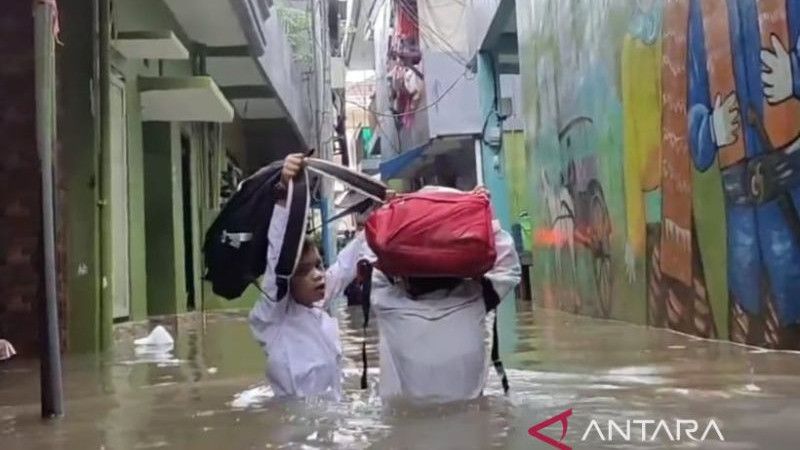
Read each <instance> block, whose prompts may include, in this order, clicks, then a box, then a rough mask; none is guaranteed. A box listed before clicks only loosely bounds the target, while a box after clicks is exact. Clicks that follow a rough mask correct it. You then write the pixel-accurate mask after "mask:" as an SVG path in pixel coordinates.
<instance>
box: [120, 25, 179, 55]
mask: <svg viewBox="0 0 800 450" xmlns="http://www.w3.org/2000/svg"><path fill="white" fill-rule="evenodd" d="M112 45H113V47H114V48H115V49H116V50H117V51H118V52H120V53H121V54H122V56H124V57H126V58H128V59H189V50H187V49H186V47H185V46H184V45H183V43H182V42H181V40H180V39H178V37H177V36H176V35H175V33H173V32H172V31H123V32H119V33H118V34H117V37H116V38H115V39H114V40H113V41H112Z"/></svg>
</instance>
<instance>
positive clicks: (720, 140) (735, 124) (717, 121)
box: [711, 92, 739, 147]
mask: <svg viewBox="0 0 800 450" xmlns="http://www.w3.org/2000/svg"><path fill="white" fill-rule="evenodd" d="M711 119H712V122H713V132H714V142H715V143H716V144H717V147H725V146H726V145H731V144H733V143H734V142H736V139H738V133H739V100H738V99H737V98H736V93H735V92H731V93H730V94H728V96H727V97H726V98H725V101H724V102H723V101H722V96H721V95H719V94H717V99H716V100H715V101H714V111H713V112H712V114H711Z"/></svg>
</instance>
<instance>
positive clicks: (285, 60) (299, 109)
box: [258, 14, 317, 148]
mask: <svg viewBox="0 0 800 450" xmlns="http://www.w3.org/2000/svg"><path fill="white" fill-rule="evenodd" d="M264 35H265V37H266V39H267V47H266V52H265V53H264V55H262V56H261V57H260V58H259V59H258V62H259V64H260V65H261V67H262V70H263V71H264V73H266V75H267V78H268V79H269V80H270V83H271V84H272V86H273V88H274V89H275V92H277V93H278V96H279V100H280V101H281V103H283V105H284V107H285V108H286V111H287V112H288V114H289V116H290V117H291V119H292V120H291V122H292V123H293V125H294V126H296V131H297V133H298V134H299V135H300V136H302V137H303V140H304V141H305V142H304V144H305V145H306V146H307V147H309V148H310V147H313V146H314V145H316V144H315V133H314V115H313V114H314V113H313V106H312V105H310V104H309V103H308V102H309V95H310V94H309V92H313V88H311V89H312V91H309V88H308V86H307V81H305V80H304V74H303V73H302V71H301V69H300V67H299V66H298V65H297V64H296V63H295V61H294V60H293V58H292V47H291V45H289V41H288V40H287V39H286V34H285V33H284V31H283V27H282V25H281V23H280V19H279V18H278V16H277V14H273V15H272V16H271V17H270V18H269V19H267V21H266V22H265V23H264ZM316 47H317V46H314V48H316ZM312 95H313V94H312Z"/></svg>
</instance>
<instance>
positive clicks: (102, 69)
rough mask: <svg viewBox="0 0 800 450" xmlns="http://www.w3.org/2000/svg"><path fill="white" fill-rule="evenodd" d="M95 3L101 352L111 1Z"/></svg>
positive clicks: (105, 339) (103, 346) (108, 303)
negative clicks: (98, 139)
mask: <svg viewBox="0 0 800 450" xmlns="http://www.w3.org/2000/svg"><path fill="white" fill-rule="evenodd" d="M95 2H96V4H97V23H96V26H97V36H98V39H97V43H96V44H95V45H96V52H97V61H96V63H95V64H97V66H96V69H95V70H96V72H97V80H98V83H97V90H98V92H97V98H98V109H97V115H98V116H99V118H98V122H97V126H98V127H99V134H100V141H99V146H98V151H97V160H96V161H97V163H96V164H97V166H96V167H97V169H96V170H97V207H98V211H99V233H98V234H99V239H98V244H97V247H98V253H99V258H98V260H97V261H98V273H99V275H100V278H99V281H100V291H99V301H100V323H99V325H100V326H99V328H100V336H99V337H100V350H101V351H105V350H107V349H109V348H111V343H112V342H111V328H112V327H111V324H112V323H113V321H114V313H113V308H114V304H113V298H112V297H111V294H110V293H109V292H108V291H107V289H106V277H107V276H108V274H106V273H105V268H106V263H107V262H109V259H110V258H111V255H110V253H109V252H108V248H107V247H108V245H109V240H108V233H109V232H110V229H111V220H110V217H109V214H110V213H111V211H110V210H109V208H108V206H107V204H108V203H107V202H108V198H107V195H108V193H107V191H106V189H107V187H108V186H107V185H108V181H109V180H108V174H107V173H106V168H107V167H108V166H109V164H110V160H109V153H110V149H111V113H110V111H111V94H110V92H111V50H110V46H111V0H95Z"/></svg>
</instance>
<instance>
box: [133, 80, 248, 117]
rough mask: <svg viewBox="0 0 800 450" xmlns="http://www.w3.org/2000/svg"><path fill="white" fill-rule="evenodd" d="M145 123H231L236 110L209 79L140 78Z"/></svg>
mask: <svg viewBox="0 0 800 450" xmlns="http://www.w3.org/2000/svg"><path fill="white" fill-rule="evenodd" d="M139 93H140V96H141V101H142V120H143V121H145V122H218V123H219V122H232V121H233V116H234V111H233V106H231V104H230V102H228V100H227V99H226V98H225V96H224V95H223V94H222V91H220V89H219V87H218V86H217V84H216V83H214V80H213V79H211V78H210V77H183V78H169V77H159V78H146V77H140V78H139Z"/></svg>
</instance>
